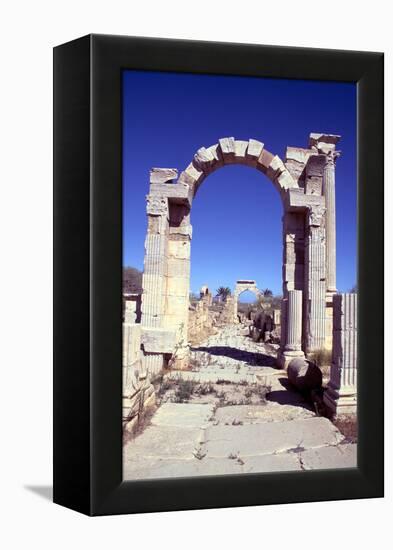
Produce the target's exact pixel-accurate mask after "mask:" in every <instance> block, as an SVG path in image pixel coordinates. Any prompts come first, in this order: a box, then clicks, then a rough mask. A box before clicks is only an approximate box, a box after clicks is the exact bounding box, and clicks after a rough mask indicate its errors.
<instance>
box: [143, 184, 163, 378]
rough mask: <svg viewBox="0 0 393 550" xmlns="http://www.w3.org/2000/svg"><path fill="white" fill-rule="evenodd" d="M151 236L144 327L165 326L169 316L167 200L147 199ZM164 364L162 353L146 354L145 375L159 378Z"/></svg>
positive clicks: (145, 272) (146, 265) (147, 248)
mask: <svg viewBox="0 0 393 550" xmlns="http://www.w3.org/2000/svg"><path fill="white" fill-rule="evenodd" d="M146 210H147V216H148V225H147V234H146V240H145V260H144V270H143V279H142V288H143V294H142V305H141V312H142V317H141V324H142V326H143V327H152V328H159V327H162V326H163V320H164V313H165V296H166V282H167V281H166V279H167V259H168V233H169V222H168V215H169V209H168V199H167V198H166V197H164V196H157V195H151V194H150V195H148V196H147V205H146ZM163 364H164V356H163V355H162V354H161V353H149V352H145V353H144V356H143V371H144V373H143V374H145V373H149V374H155V373H157V372H159V371H160V369H161V368H162V367H163Z"/></svg>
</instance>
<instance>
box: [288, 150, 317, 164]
mask: <svg viewBox="0 0 393 550" xmlns="http://www.w3.org/2000/svg"><path fill="white" fill-rule="evenodd" d="M310 155H315V151H313V150H312V149H304V148H302V147H287V149H286V154H285V162H287V161H294V162H297V163H298V164H300V165H305V164H306V163H307V160H308V158H309V156H310Z"/></svg>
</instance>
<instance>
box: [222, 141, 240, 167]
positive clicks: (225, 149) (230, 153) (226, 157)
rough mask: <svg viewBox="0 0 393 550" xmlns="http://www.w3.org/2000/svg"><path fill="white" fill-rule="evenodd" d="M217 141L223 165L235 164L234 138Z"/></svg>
mask: <svg viewBox="0 0 393 550" xmlns="http://www.w3.org/2000/svg"><path fill="white" fill-rule="evenodd" d="M218 141H219V145H220V149H221V154H222V158H223V161H224V164H232V163H233V162H235V153H236V149H235V138H233V137H227V138H221V139H219V140H218Z"/></svg>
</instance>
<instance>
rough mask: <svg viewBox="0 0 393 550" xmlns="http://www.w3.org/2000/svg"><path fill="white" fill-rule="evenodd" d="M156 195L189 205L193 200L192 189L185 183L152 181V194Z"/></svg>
mask: <svg viewBox="0 0 393 550" xmlns="http://www.w3.org/2000/svg"><path fill="white" fill-rule="evenodd" d="M155 195H157V196H160V197H165V198H167V199H170V200H171V202H174V203H177V204H185V205H187V206H190V205H191V202H192V191H191V190H190V187H189V186H188V185H186V184H185V183H152V184H151V185H150V196H155Z"/></svg>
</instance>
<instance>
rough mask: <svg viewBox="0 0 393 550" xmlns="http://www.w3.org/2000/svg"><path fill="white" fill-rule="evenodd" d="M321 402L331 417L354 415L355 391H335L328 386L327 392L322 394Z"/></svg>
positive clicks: (355, 409)
mask: <svg viewBox="0 0 393 550" xmlns="http://www.w3.org/2000/svg"><path fill="white" fill-rule="evenodd" d="M323 401H324V403H325V405H326V406H327V407H328V409H329V410H330V412H331V413H332V415H333V416H339V415H340V414H356V411H357V399H356V389H355V388H353V387H347V388H345V387H343V388H340V389H339V390H337V389H336V388H333V387H332V386H330V385H328V387H327V390H326V391H325V393H324V394H323Z"/></svg>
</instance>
